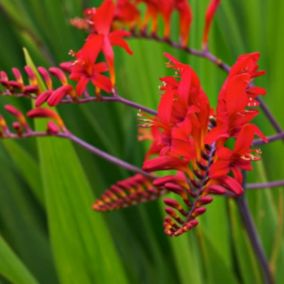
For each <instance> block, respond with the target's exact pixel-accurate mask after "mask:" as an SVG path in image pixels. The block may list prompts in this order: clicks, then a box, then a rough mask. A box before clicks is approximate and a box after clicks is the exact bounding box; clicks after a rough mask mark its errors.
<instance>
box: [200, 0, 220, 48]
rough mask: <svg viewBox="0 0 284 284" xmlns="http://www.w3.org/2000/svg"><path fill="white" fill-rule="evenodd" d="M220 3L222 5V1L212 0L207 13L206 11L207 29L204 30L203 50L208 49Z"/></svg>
mask: <svg viewBox="0 0 284 284" xmlns="http://www.w3.org/2000/svg"><path fill="white" fill-rule="evenodd" d="M220 3H221V0H211V1H210V3H209V5H208V8H207V11H206V17H205V28H204V33H203V41H202V46H203V48H206V47H207V44H208V37H209V32H210V28H211V25H212V22H213V18H214V15H215V13H216V10H217V8H218V6H219V5H220Z"/></svg>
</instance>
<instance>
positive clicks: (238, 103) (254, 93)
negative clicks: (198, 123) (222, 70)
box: [206, 52, 265, 144]
mask: <svg viewBox="0 0 284 284" xmlns="http://www.w3.org/2000/svg"><path fill="white" fill-rule="evenodd" d="M258 60H259V53H257V52H255V53H250V54H246V55H242V56H240V57H239V58H238V60H237V62H236V63H235V64H234V65H233V67H232V68H231V71H230V73H229V76H228V78H227V80H226V81H225V83H224V85H223V87H222V89H221V92H220V94H219V98H218V106H217V113H216V121H217V122H216V123H217V126H216V127H215V128H214V129H213V130H212V132H211V133H209V134H208V136H207V138H206V143H209V144H210V143H212V142H214V137H215V138H216V137H217V136H218V135H219V136H223V137H224V136H226V135H227V136H228V137H231V136H237V135H238V133H239V131H240V129H241V128H242V126H243V125H245V124H247V123H249V122H250V121H251V120H252V119H253V118H254V117H255V116H256V115H257V114H258V111H257V110H255V109H252V108H251V107H255V106H257V105H258V103H257V102H256V101H255V99H256V98H257V97H258V96H259V95H264V94H265V90H264V89H262V88H259V87H254V86H252V85H251V82H252V80H253V79H254V78H255V77H257V76H260V75H263V74H264V72H262V71H258V64H257V62H258Z"/></svg>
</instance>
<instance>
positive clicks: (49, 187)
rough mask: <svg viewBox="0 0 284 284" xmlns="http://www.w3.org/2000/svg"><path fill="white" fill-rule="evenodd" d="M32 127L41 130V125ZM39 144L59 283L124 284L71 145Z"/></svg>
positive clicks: (50, 140)
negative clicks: (93, 210) (114, 281)
mask: <svg viewBox="0 0 284 284" xmlns="http://www.w3.org/2000/svg"><path fill="white" fill-rule="evenodd" d="M25 55H26V61H27V64H28V65H30V66H34V64H33V62H32V61H31V58H30V56H29V55H28V52H27V51H26V50H25ZM33 68H34V67H33ZM34 70H35V68H34ZM42 88H44V84H43V83H42ZM35 125H36V128H37V129H38V128H40V129H42V122H38V121H37V122H36V124H35ZM37 142H38V150H39V156H40V169H41V176H42V179H43V186H44V190H45V198H46V206H47V216H48V226H49V230H50V237H51V242H52V248H53V254H54V257H55V261H56V264H57V265H56V267H57V270H58V274H59V278H60V281H61V283H86V284H87V283H97V282H102V283H111V281H113V276H114V275H115V279H116V281H117V282H118V283H127V279H126V275H125V272H124V269H123V267H122V264H121V263H120V261H119V256H118V254H117V251H116V248H115V247H114V244H113V241H112V238H111V236H110V234H109V231H108V229H107V227H106V224H105V223H104V221H103V220H102V217H101V216H100V215H99V214H98V213H94V212H92V210H91V205H92V202H93V200H94V196H93V194H92V190H91V188H90V185H89V182H88V180H87V178H86V176H85V173H84V171H83V168H82V166H81V164H80V160H79V159H78V157H77V155H76V152H75V150H74V148H73V146H72V144H71V142H69V141H67V140H59V139H53V138H47V139H38V141H37Z"/></svg>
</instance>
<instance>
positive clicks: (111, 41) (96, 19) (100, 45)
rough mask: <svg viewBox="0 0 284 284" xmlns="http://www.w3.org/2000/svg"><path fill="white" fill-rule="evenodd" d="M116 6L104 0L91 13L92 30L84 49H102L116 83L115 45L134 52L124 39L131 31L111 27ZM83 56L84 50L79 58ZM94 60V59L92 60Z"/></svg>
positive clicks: (110, 1)
mask: <svg viewBox="0 0 284 284" xmlns="http://www.w3.org/2000/svg"><path fill="white" fill-rule="evenodd" d="M115 10H116V6H115V4H114V3H113V1H112V0H104V1H103V3H102V4H101V6H100V7H98V8H97V9H96V10H95V12H94V13H92V15H91V17H90V18H91V23H92V24H91V31H92V33H91V34H90V35H89V37H88V39H87V41H86V44H85V46H84V49H85V50H86V51H87V52H88V53H89V51H91V50H92V49H95V54H97V52H98V51H99V52H100V51H102V52H103V54H104V56H105V58H106V62H107V65H108V67H109V72H110V77H111V82H112V84H113V85H114V84H115V70H114V52H113V46H120V47H122V48H124V49H125V50H126V51H127V52H128V53H129V54H132V51H131V50H130V48H129V46H128V44H127V43H126V42H125V41H124V39H123V38H124V37H126V36H128V35H129V33H128V32H126V31H123V30H121V31H119V30H116V31H111V27H112V24H113V21H114V17H115ZM81 56H83V58H85V55H84V52H82V50H81V51H80V52H79V55H78V57H79V58H78V57H77V58H78V59H79V60H80V57H81ZM91 61H92V60H91Z"/></svg>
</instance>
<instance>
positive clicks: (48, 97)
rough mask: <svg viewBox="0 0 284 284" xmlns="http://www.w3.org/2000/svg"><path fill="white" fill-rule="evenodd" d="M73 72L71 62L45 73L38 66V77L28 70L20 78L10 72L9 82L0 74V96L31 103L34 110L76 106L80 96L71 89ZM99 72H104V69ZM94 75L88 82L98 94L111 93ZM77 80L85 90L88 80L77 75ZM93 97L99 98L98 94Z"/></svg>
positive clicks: (105, 79) (73, 65) (16, 70)
mask: <svg viewBox="0 0 284 284" xmlns="http://www.w3.org/2000/svg"><path fill="white" fill-rule="evenodd" d="M96 65H99V64H96ZM95 67H96V66H95ZM76 68H77V66H76V65H75V64H74V63H72V62H64V63H62V64H60V67H50V68H48V69H47V68H45V67H41V66H40V67H38V68H37V71H38V74H36V73H35V72H34V71H33V69H32V68H31V67H29V66H26V67H25V69H24V70H25V73H24V74H22V73H21V72H20V70H19V69H17V68H13V69H12V73H13V75H14V76H13V77H14V78H9V76H8V74H7V73H6V72H4V71H1V72H0V85H2V87H3V90H2V91H0V94H1V95H3V96H15V97H27V98H31V99H35V105H36V107H40V106H42V105H43V104H44V103H47V104H48V105H49V106H51V107H53V106H56V105H58V104H60V103H61V102H64V101H69V102H75V103H76V101H77V100H78V98H79V97H80V96H82V93H83V92H81V91H80V92H78V88H76V87H74V86H73V85H74V81H76V78H77V77H76V78H74V77H75V75H74V74H75V72H77V70H76ZM95 69H96V68H95ZM103 71H107V69H104V70H103ZM94 72H95V75H94V76H93V78H92V82H93V84H94V85H95V86H96V87H97V88H98V90H101V89H103V90H104V91H108V92H111V88H110V86H111V84H110V81H109V79H108V78H107V77H106V76H103V75H101V74H99V72H100V71H99V70H97V69H96V70H95V71H94ZM97 75H98V76H97ZM24 77H27V82H25V80H24ZM97 77H99V78H97ZM80 80H84V81H85V87H86V85H87V83H88V78H86V77H84V73H82V74H81V77H80ZM100 80H103V81H104V82H105V84H107V85H108V86H109V87H108V88H104V87H103V86H102V84H100ZM41 82H43V83H44V84H45V90H42V88H41ZM107 82H109V83H107ZM98 85H99V87H98ZM96 93H97V94H99V91H98V92H96Z"/></svg>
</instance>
